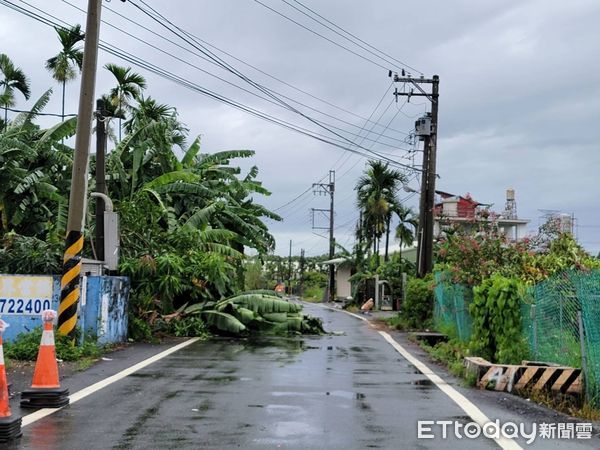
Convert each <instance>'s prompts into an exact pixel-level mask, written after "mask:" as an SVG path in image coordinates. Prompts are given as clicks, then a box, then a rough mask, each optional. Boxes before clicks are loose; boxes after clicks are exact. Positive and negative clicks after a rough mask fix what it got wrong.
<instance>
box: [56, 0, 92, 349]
mask: <svg viewBox="0 0 600 450" xmlns="http://www.w3.org/2000/svg"><path fill="white" fill-rule="evenodd" d="M101 11H102V0H88V9H87V19H86V27H85V41H84V46H83V65H82V74H81V88H80V90H79V109H78V113H77V130H76V132H75V152H74V154H73V172H72V176H71V192H70V193H69V217H68V219H67V240H66V243H65V254H64V258H63V273H62V278H61V295H60V305H59V306H58V330H57V331H58V334H62V335H69V336H70V337H71V338H74V337H75V326H76V325H77V307H78V305H79V297H80V292H79V278H80V277H79V275H80V273H81V251H82V250H83V228H84V223H85V210H86V204H87V202H86V199H87V180H88V161H89V153H90V140H91V132H92V114H93V109H94V89H95V87H96V67H97V65H98V38H99V35H100V13H101ZM73 342H74V339H73Z"/></svg>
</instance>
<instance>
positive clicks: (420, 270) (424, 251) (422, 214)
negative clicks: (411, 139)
mask: <svg viewBox="0 0 600 450" xmlns="http://www.w3.org/2000/svg"><path fill="white" fill-rule="evenodd" d="M394 81H395V82H397V83H410V85H411V89H410V91H409V92H398V90H397V89H396V91H395V92H394V95H395V96H396V99H397V98H398V97H399V96H405V97H408V101H410V97H427V99H428V100H429V101H430V102H431V115H430V118H431V129H430V130H429V132H427V133H425V134H422V135H421V136H422V137H423V140H424V145H423V168H422V173H421V197H420V199H419V229H418V236H417V238H418V241H417V242H418V247H417V276H418V277H420V278H422V277H424V276H425V275H427V274H428V273H431V271H432V270H433V224H434V213H435V179H436V176H437V174H436V163H437V134H438V107H439V83H440V77H439V76H437V75H434V76H433V77H432V78H425V77H420V78H413V77H411V76H407V77H404V76H403V77H399V76H398V75H395V76H394ZM421 84H431V85H432V88H431V93H430V94H429V93H427V92H425V90H424V89H423V88H422V87H421V86H420V85H421ZM412 87H415V88H416V89H417V91H418V92H414V89H413V88H412Z"/></svg>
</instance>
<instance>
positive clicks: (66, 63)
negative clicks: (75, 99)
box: [46, 25, 85, 122]
mask: <svg viewBox="0 0 600 450" xmlns="http://www.w3.org/2000/svg"><path fill="white" fill-rule="evenodd" d="M54 29H55V30H56V33H57V34H58V40H59V41H60V45H61V46H62V50H61V51H60V53H58V54H57V55H56V56H53V57H52V58H50V59H49V60H47V61H46V69H48V70H49V71H50V72H51V73H52V78H54V79H55V80H56V81H58V82H59V83H61V84H62V110H61V117H62V120H63V122H64V120H65V86H66V84H67V81H71V80H73V79H74V78H75V77H76V76H77V71H79V72H81V66H82V65H83V51H81V48H80V47H76V45H77V43H78V42H81V41H83V39H84V37H85V35H84V34H83V32H82V31H81V25H75V26H73V27H70V28H63V27H56V28H54Z"/></svg>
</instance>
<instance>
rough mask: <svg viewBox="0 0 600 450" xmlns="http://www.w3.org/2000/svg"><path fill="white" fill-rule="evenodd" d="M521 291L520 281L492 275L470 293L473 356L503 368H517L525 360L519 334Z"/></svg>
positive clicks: (525, 348)
mask: <svg viewBox="0 0 600 450" xmlns="http://www.w3.org/2000/svg"><path fill="white" fill-rule="evenodd" d="M521 289H522V284H521V283H520V282H519V280H517V279H515V278H505V277H503V276H500V275H493V276H492V277H490V278H488V279H486V280H484V281H483V283H481V285H480V286H477V287H475V288H474V289H473V294H474V295H473V301H472V302H471V304H470V305H469V312H470V313H471V317H472V318H473V334H472V336H471V342H470V348H471V350H472V352H473V354H475V355H477V356H481V357H483V358H486V359H488V360H490V361H493V362H499V363H502V364H516V363H519V362H520V361H521V360H522V359H525V358H526V357H527V353H528V350H527V344H526V342H525V340H524V337H523V334H522V331H521V329H522V328H521V297H522V292H523V291H522V290H521Z"/></svg>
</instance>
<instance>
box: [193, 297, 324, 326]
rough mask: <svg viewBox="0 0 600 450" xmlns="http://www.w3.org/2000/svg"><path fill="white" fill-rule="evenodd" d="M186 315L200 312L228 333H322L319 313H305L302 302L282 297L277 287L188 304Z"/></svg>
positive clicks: (207, 322)
mask: <svg viewBox="0 0 600 450" xmlns="http://www.w3.org/2000/svg"><path fill="white" fill-rule="evenodd" d="M183 313H184V315H200V317H201V318H202V320H203V321H204V322H205V323H206V325H207V326H208V327H209V328H210V329H211V330H212V331H214V332H215V333H218V334H227V335H235V336H242V335H251V334H266V335H285V334H323V333H325V330H324V329H323V322H322V321H321V319H319V318H318V317H312V316H308V315H305V314H302V305H299V304H297V303H292V302H290V301H288V300H286V299H284V298H281V297H279V296H278V295H277V294H276V293H275V292H274V291H266V290H258V291H248V292H243V293H241V294H236V295H234V296H232V297H228V298H224V299H222V300H219V301H218V302H207V303H203V304H196V305H191V306H188V307H187V308H185V309H184V311H183Z"/></svg>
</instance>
